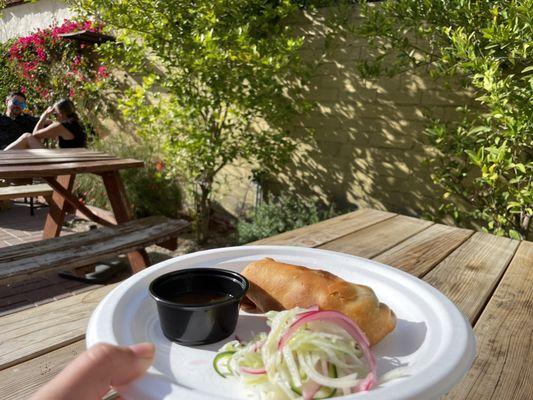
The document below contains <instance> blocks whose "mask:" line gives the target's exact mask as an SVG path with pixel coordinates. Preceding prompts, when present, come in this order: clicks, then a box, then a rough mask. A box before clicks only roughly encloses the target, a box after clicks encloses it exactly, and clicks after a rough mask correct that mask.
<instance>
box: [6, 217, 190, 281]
mask: <svg viewBox="0 0 533 400" xmlns="http://www.w3.org/2000/svg"><path fill="white" fill-rule="evenodd" d="M189 226H190V222H188V221H184V220H173V219H169V218H166V217H161V216H155V217H147V218H142V219H137V220H133V221H130V222H126V223H124V224H121V225H117V226H113V227H101V228H98V229H94V230H90V231H88V232H82V233H76V234H71V235H66V236H61V237H57V238H52V239H46V240H40V241H36V242H30V243H24V244H20V245H15V246H8V247H4V248H0V281H1V282H2V283H8V282H14V281H17V280H20V279H25V278H27V277H28V276H33V275H40V274H43V273H46V272H50V271H54V270H59V269H72V268H78V267H84V266H90V265H92V264H94V263H97V262H99V261H102V260H105V259H106V258H109V257H112V256H116V255H118V254H124V253H128V252H131V251H135V250H140V249H143V248H144V247H146V246H148V245H151V244H159V243H162V244H168V242H169V240H172V239H174V240H176V238H177V236H178V234H179V233H180V232H183V231H184V230H185V229H187V228H188V227H189Z"/></svg>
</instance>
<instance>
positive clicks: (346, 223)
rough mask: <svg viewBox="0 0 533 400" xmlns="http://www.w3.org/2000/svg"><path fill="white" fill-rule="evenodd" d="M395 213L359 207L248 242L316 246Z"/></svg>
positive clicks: (253, 243) (254, 243) (392, 215)
mask: <svg viewBox="0 0 533 400" xmlns="http://www.w3.org/2000/svg"><path fill="white" fill-rule="evenodd" d="M395 215H396V214H393V213H390V212H387V211H378V210H372V209H360V210H357V211H354V212H351V213H348V214H344V215H339V216H338V217H335V218H331V219H328V220H325V221H322V222H319V223H317V224H313V225H310V226H304V227H302V228H299V229H295V230H292V231H289V232H285V233H281V234H279V235H276V236H272V237H269V238H266V239H262V240H258V241H256V242H252V243H249V244H250V245H257V244H265V245H268V244H271V245H274V244H278V245H286V246H303V247H316V246H320V245H322V244H325V243H327V242H331V241H332V240H335V239H338V238H340V237H342V236H345V235H348V234H350V233H352V232H357V231H359V230H361V229H364V228H366V227H368V226H371V225H374V224H377V223H378V222H381V221H384V220H386V219H389V218H392V217H394V216H395Z"/></svg>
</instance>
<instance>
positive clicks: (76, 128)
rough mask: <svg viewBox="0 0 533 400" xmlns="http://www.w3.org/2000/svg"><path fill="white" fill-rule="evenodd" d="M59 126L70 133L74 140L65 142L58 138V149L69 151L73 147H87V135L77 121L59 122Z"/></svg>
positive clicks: (65, 140)
mask: <svg viewBox="0 0 533 400" xmlns="http://www.w3.org/2000/svg"><path fill="white" fill-rule="evenodd" d="M61 125H63V126H64V127H65V128H66V129H67V130H68V131H69V132H70V133H72V134H73V135H74V138H73V139H70V140H67V139H63V138H62V137H61V136H60V137H59V147H60V148H62V149H70V148H74V147H85V146H86V145H87V135H86V134H85V131H84V130H83V127H82V126H81V125H80V123H79V122H78V121H76V120H75V119H71V120H70V121H65V122H61Z"/></svg>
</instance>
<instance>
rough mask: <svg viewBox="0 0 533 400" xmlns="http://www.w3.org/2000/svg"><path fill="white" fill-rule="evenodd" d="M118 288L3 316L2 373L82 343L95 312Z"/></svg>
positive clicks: (0, 361)
mask: <svg viewBox="0 0 533 400" xmlns="http://www.w3.org/2000/svg"><path fill="white" fill-rule="evenodd" d="M116 285H117V284H113V285H107V286H104V287H101V288H98V289H95V290H91V291H89V292H86V293H82V294H78V295H74V296H71V297H66V298H63V299H60V300H56V301H54V302H51V303H46V304H43V305H41V306H39V307H35V308H30V309H26V310H23V311H20V312H17V313H13V314H8V315H6V316H3V317H2V331H1V334H0V370H2V369H5V368H7V367H10V366H12V365H16V364H19V363H20V362H23V361H25V360H28V359H30V358H34V357H37V356H39V355H41V354H45V353H48V352H50V351H52V350H54V349H58V348H60V347H62V346H64V345H66V344H69V343H72V342H74V341H76V340H80V339H82V338H83V337H84V335H85V329H86V328H87V322H88V320H89V317H90V315H91V313H92V312H93V310H94V308H95V307H96V306H97V305H98V303H99V302H100V300H102V299H103V298H104V296H105V295H107V293H109V292H110V291H111V290H112V289H113V288H114V287H115V286H116Z"/></svg>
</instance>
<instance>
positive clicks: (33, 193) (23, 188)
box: [0, 183, 54, 215]
mask: <svg viewBox="0 0 533 400" xmlns="http://www.w3.org/2000/svg"><path fill="white" fill-rule="evenodd" d="M53 192H54V189H52V188H51V187H50V185H48V184H47V183H39V184H36V185H19V186H6V187H0V201H3V200H14V199H21V198H26V197H29V198H30V214H31V215H34V206H33V198H34V197H39V196H42V197H44V198H45V199H48V198H50V197H51V196H52V193H53Z"/></svg>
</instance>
